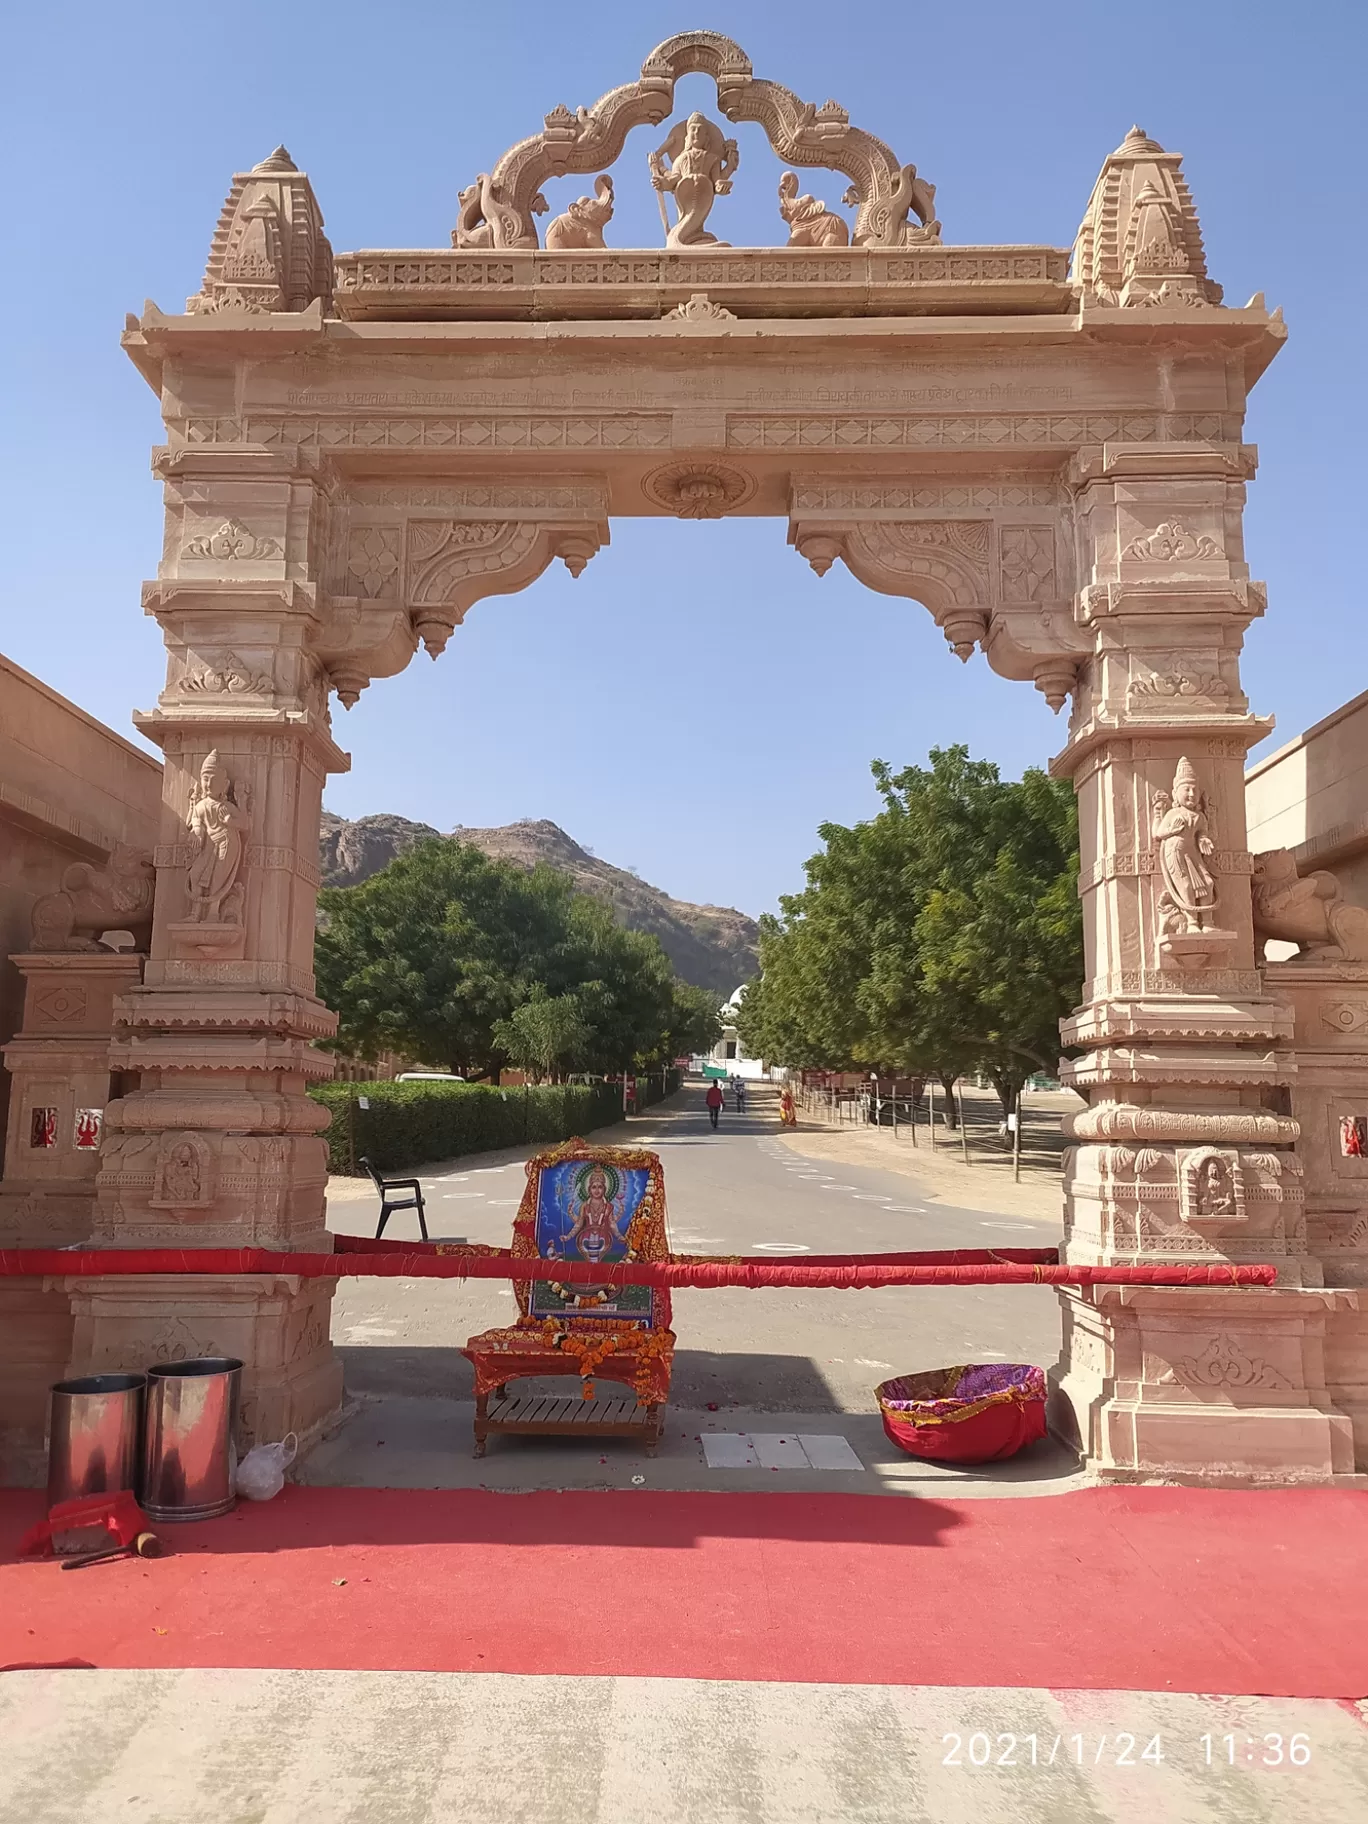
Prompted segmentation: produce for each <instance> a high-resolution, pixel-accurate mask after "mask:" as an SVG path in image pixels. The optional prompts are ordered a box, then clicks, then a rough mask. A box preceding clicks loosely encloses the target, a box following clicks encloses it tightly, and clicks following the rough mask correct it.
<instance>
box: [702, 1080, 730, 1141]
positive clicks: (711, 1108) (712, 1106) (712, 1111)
mask: <svg viewBox="0 0 1368 1824" xmlns="http://www.w3.org/2000/svg"><path fill="white" fill-rule="evenodd" d="M703 1100H704V1101H705V1102H706V1103H707V1105H708V1119H709V1121H711V1122H712V1124H713V1127H714V1129H715V1128H716V1127H717V1117H718V1116H719V1115H720V1114H721V1113H722V1108H723V1105H724V1103H725V1102H726V1097H725V1096H724V1095H723V1094H722V1085H721V1084H720V1083H719V1082H718V1081H717V1079H716V1077H714V1078H713V1080H712V1082H711V1083H709V1085H708V1093H707V1095H706V1096H704V1098H703Z"/></svg>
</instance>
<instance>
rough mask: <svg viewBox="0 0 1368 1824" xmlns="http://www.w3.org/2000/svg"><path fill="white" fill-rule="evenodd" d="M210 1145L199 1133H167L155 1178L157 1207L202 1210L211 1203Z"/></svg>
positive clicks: (154, 1199)
mask: <svg viewBox="0 0 1368 1824" xmlns="http://www.w3.org/2000/svg"><path fill="white" fill-rule="evenodd" d="M210 1165H211V1160H210V1155H209V1147H208V1145H207V1143H206V1142H205V1140H204V1139H203V1138H202V1136H201V1135H199V1134H186V1133H181V1134H167V1135H165V1136H164V1138H163V1140H162V1143H161V1148H160V1151H159V1152H158V1155H157V1166H156V1171H155V1173H154V1174H153V1179H152V1196H151V1198H150V1199H149V1202H150V1203H151V1205H152V1207H153V1208H154V1209H162V1210H187V1209H190V1210H198V1209H206V1208H207V1207H208V1205H209V1203H210V1184H209V1174H210Z"/></svg>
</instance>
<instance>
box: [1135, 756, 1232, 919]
mask: <svg viewBox="0 0 1368 1824" xmlns="http://www.w3.org/2000/svg"><path fill="white" fill-rule="evenodd" d="M1150 834H1151V836H1152V838H1153V840H1154V842H1155V843H1156V845H1157V846H1158V851H1159V873H1160V876H1161V877H1162V879H1163V882H1164V889H1163V892H1162V893H1161V894H1160V896H1159V926H1160V930H1161V932H1162V933H1163V934H1164V935H1166V936H1167V935H1170V934H1173V933H1177V932H1190V931H1204V930H1208V929H1210V927H1211V925H1212V922H1213V915H1214V913H1215V909H1216V877H1215V875H1214V874H1213V873H1212V871H1211V869H1210V868H1209V867H1208V866H1207V861H1208V858H1209V857H1210V856H1211V855H1213V854H1214V853H1215V850H1216V845H1215V843H1214V842H1213V841H1212V839H1211V834H1210V826H1209V824H1208V822H1207V813H1206V797H1205V795H1204V793H1203V792H1202V791H1201V789H1200V787H1199V786H1198V783H1197V773H1196V770H1195V768H1194V767H1193V765H1192V762H1191V761H1190V760H1188V759H1186V758H1185V759H1182V760H1180V761H1179V762H1178V767H1177V770H1176V772H1175V773H1174V775H1173V793H1172V796H1170V794H1169V793H1168V792H1156V793H1155V794H1154V803H1153V809H1152V815H1151V820H1150Z"/></svg>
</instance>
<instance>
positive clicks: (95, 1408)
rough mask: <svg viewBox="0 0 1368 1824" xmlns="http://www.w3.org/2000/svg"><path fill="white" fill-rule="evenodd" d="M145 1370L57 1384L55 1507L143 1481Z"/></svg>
mask: <svg viewBox="0 0 1368 1824" xmlns="http://www.w3.org/2000/svg"><path fill="white" fill-rule="evenodd" d="M146 1391H147V1376H146V1375H145V1374H83V1375H81V1376H80V1377H79V1378H77V1379H76V1380H71V1381H58V1382H57V1384H56V1386H55V1387H54V1388H53V1389H52V1406H51V1416H50V1420H49V1424H48V1483H47V1502H48V1507H49V1509H51V1508H53V1507H55V1506H56V1504H57V1503H58V1502H59V1501H74V1500H76V1499H77V1498H78V1497H79V1496H81V1495H114V1494H118V1493H119V1491H120V1490H121V1489H136V1488H137V1486H138V1470H139V1460H140V1457H141V1452H142V1429H143V1399H144V1395H145V1394H146Z"/></svg>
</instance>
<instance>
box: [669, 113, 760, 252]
mask: <svg viewBox="0 0 1368 1824" xmlns="http://www.w3.org/2000/svg"><path fill="white" fill-rule="evenodd" d="M667 159H668V160H669V163H668V164H667V163H666V162H665V161H666V160H667ZM647 160H648V163H649V164H650V167H651V183H652V185H653V186H654V187H655V190H656V192H657V195H658V196H659V199H660V219H661V222H662V223H663V224H664V227H665V245H666V246H667V247H702V246H708V245H712V246H716V247H725V246H727V245H728V243H727V242H726V241H719V240H718V238H717V236H716V235H715V234H709V233H708V231H707V229H706V228H705V227H704V226H703V224H704V222H706V221H707V219H708V211H709V210H710V209H711V208H712V206H713V204H714V202H716V200H717V198H718V197H719V196H729V195H730V194H731V180H732V178H733V176H734V175H735V173H736V167H737V165H738V164H739V163H740V162H741V159H740V154H739V153H738V151H737V149H736V141H735V140H734V139H724V138H723V136H722V129H721V127H719V126H717V125H716V123H715V122H713V121H711V120H708V119H707V118H706V117H705V116H704V115H702V114H690V116H689V118H688V119H687V120H682V121H680V122H679V123H678V125H677V126H675V127H673V128H672V129H671V130H670V133H669V135H668V137H667V138H666V140H665V143H664V144H663V145H662V146H659V147H657V149H656V150H655V151H654V152H651V153H648V154H647ZM667 190H668V191H669V192H670V194H671V195H672V196H673V197H674V200H675V209H676V211H677V214H676V218H675V224H674V227H673V228H672V227H671V226H670V223H669V218H668V216H667V215H666V213H665V192H666V191H667Z"/></svg>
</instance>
